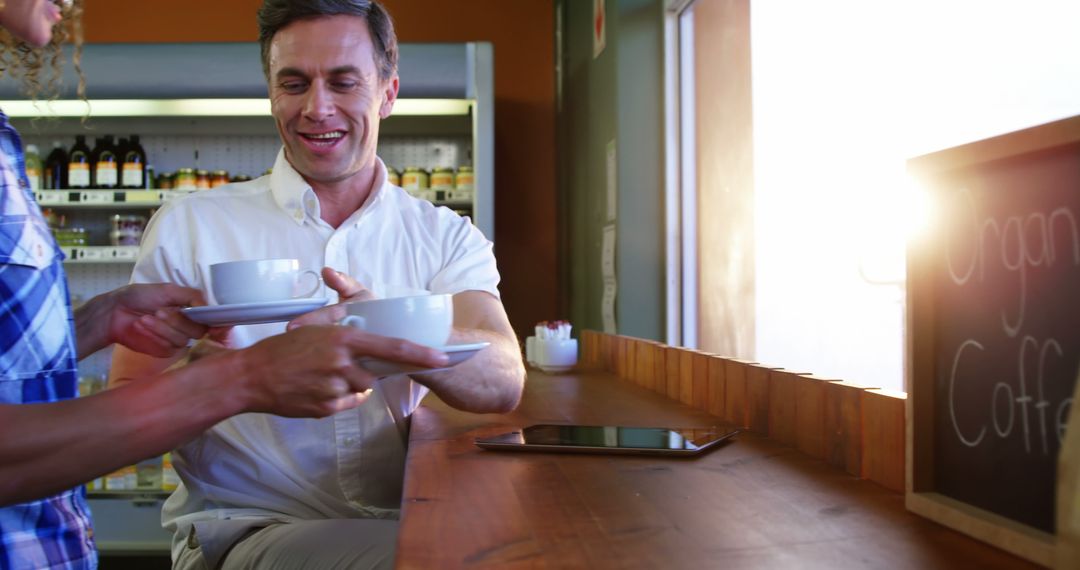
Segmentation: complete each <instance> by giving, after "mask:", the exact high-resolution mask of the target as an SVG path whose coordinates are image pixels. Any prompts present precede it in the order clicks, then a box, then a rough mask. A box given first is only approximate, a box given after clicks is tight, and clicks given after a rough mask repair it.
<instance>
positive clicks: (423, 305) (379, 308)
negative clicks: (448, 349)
mask: <svg viewBox="0 0 1080 570" xmlns="http://www.w3.org/2000/svg"><path fill="white" fill-rule="evenodd" d="M345 310H346V312H348V316H346V317H345V318H344V319H341V324H343V325H347V326H351V327H356V328H359V329H363V330H365V331H367V332H370V333H373V334H377V335H381V336H390V337H394V338H403V339H405V340H408V341H411V342H415V343H416V344H423V345H426V346H433V347H442V346H445V345H446V343H447V341H448V340H450V332H451V330H452V328H453V326H454V297H453V295H449V294H446V295H416V296H411V297H395V298H391V299H375V300H372V301H360V302H357V303H348V304H346V305H345Z"/></svg>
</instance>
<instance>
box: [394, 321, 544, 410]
mask: <svg viewBox="0 0 1080 570" xmlns="http://www.w3.org/2000/svg"><path fill="white" fill-rule="evenodd" d="M453 342H454V343H455V344H463V343H473V342H490V343H491V345H490V346H488V347H487V348H485V349H483V350H481V351H480V352H479V353H477V354H476V356H474V357H472V358H470V359H469V360H466V361H465V362H462V363H461V364H458V365H457V366H455V367H453V368H452V369H450V370H447V371H444V372H435V373H431V374H420V375H416V376H415V379H416V380H417V381H418V382H420V383H421V384H424V385H425V386H427V387H428V388H430V389H431V391H433V392H435V394H436V395H437V396H439V398H440V399H441V400H442V401H444V402H446V403H447V404H449V405H451V406H453V407H455V408H458V409H460V410H465V411H468V412H475V413H505V412H509V411H511V410H513V409H514V408H516V407H517V404H518V401H519V400H520V399H521V392H522V388H523V387H524V385H525V367H524V365H523V364H522V361H521V350H520V348H519V347H518V344H517V341H516V340H514V339H511V338H508V337H507V336H506V335H505V334H500V333H495V332H491V331H486V330H477V329H473V330H457V331H455V332H454V336H453Z"/></svg>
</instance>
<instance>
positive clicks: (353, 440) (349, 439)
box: [345, 436, 356, 445]
mask: <svg viewBox="0 0 1080 570" xmlns="http://www.w3.org/2000/svg"><path fill="white" fill-rule="evenodd" d="M354 443H356V438H355V437H352V436H349V437H347V438H345V445H352V444H354Z"/></svg>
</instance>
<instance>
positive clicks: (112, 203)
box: [34, 189, 191, 208]
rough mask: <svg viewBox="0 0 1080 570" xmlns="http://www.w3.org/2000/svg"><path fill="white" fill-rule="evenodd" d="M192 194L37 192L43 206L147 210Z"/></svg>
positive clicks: (166, 191)
mask: <svg viewBox="0 0 1080 570" xmlns="http://www.w3.org/2000/svg"><path fill="white" fill-rule="evenodd" d="M190 193H191V192H189V191H187V190H76V189H70V190H36V191H35V192H34V197H35V198H36V199H37V202H38V204H39V205H41V206H52V207H71V208H147V207H153V206H160V205H162V204H164V203H165V202H167V201H169V200H172V199H173V198H178V197H180V196H184V195H186V194H190Z"/></svg>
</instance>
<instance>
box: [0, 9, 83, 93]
mask: <svg viewBox="0 0 1080 570" xmlns="http://www.w3.org/2000/svg"><path fill="white" fill-rule="evenodd" d="M83 3H84V0H72V1H71V2H64V3H63V4H61V13H62V14H63V19H62V20H60V23H58V24H57V25H56V26H55V27H54V28H53V33H52V40H50V41H49V43H48V45H46V46H44V47H40V48H38V47H34V46H31V45H29V44H27V43H26V42H23V41H22V40H20V39H18V38H16V37H15V36H13V35H11V33H9V32H8V31H7V30H5V29H3V28H0V77H9V76H10V77H13V78H15V79H17V80H18V81H19V82H20V84H21V85H20V87H21V89H22V92H23V93H24V94H25V95H26V96H27V97H29V98H30V99H32V100H35V101H36V100H38V99H48V100H52V99H56V98H57V97H59V96H60V90H61V88H62V87H63V83H64V44H66V43H70V44H71V45H72V48H73V49H72V58H71V59H72V64H73V65H74V67H75V74H76V75H77V76H78V78H79V83H78V85H77V86H76V94H77V95H78V97H79V99H82V100H84V101H85V100H86V78H85V77H84V76H83V71H82V47H83V29H82V15H83Z"/></svg>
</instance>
